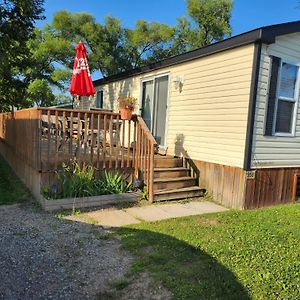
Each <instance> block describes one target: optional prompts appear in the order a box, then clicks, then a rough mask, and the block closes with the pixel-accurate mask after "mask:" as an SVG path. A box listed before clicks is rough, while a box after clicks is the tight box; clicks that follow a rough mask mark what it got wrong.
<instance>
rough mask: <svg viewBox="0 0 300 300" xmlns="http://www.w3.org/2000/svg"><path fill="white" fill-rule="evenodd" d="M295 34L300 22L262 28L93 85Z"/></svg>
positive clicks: (268, 42)
mask: <svg viewBox="0 0 300 300" xmlns="http://www.w3.org/2000/svg"><path fill="white" fill-rule="evenodd" d="M295 32H300V21H296V22H289V23H282V24H275V25H270V26H264V27H260V28H257V29H253V30H251V31H248V32H245V33H241V34H239V35H236V36H233V37H230V38H227V39H225V40H222V41H220V42H216V43H213V44H211V45H207V46H204V47H202V48H199V49H196V50H192V51H189V52H185V53H182V54H179V55H176V56H172V57H169V58H166V59H163V60H161V61H158V62H155V63H153V64H149V65H147V66H144V67H140V68H135V69H132V70H129V71H125V72H121V73H118V74H116V75H112V76H109V77H104V78H101V79H97V80H94V81H93V83H94V86H99V85H103V84H106V83H110V82H114V81H118V80H122V79H125V78H128V77H131V76H135V75H140V74H143V73H147V72H150V71H154V70H158V69H161V68H165V67H169V66H173V65H176V64H179V63H184V62H188V61H191V60H194V59H198V58H201V57H204V56H208V55H212V54H215V53H218V52H222V51H225V50H229V49H232V48H236V47H240V46H244V45H247V44H251V43H256V42H259V41H260V42H262V43H265V44H272V43H274V42H275V39H276V37H277V36H280V35H285V34H290V33H295Z"/></svg>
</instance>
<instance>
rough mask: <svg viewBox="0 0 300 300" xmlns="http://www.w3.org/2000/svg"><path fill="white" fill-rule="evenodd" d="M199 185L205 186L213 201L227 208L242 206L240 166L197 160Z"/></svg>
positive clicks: (242, 191)
mask: <svg viewBox="0 0 300 300" xmlns="http://www.w3.org/2000/svg"><path fill="white" fill-rule="evenodd" d="M194 164H195V165H196V167H197V168H198V170H199V171H200V186H201V187H203V188H205V189H206V190H207V191H208V192H209V193H210V194H211V195H212V197H213V199H214V201H216V202H218V203H220V204H222V205H224V206H226V207H229V208H237V209H243V208H244V190H245V172H244V170H243V169H241V168H237V167H229V166H224V165H220V164H215V163H210V162H204V161H197V160H194Z"/></svg>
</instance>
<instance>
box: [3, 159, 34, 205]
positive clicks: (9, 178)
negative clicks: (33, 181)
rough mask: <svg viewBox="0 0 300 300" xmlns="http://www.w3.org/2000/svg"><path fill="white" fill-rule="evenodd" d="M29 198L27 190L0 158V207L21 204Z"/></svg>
mask: <svg viewBox="0 0 300 300" xmlns="http://www.w3.org/2000/svg"><path fill="white" fill-rule="evenodd" d="M30 198H31V195H30V192H29V191H28V189H27V188H26V187H25V186H24V184H23V183H22V182H21V181H20V180H19V178H18V177H17V176H16V175H15V174H14V172H13V171H12V169H11V168H10V167H9V165H8V164H7V163H6V161H5V160H4V159H3V158H2V157H1V156H0V205H1V204H13V203H21V202H24V201H26V200H28V199H30Z"/></svg>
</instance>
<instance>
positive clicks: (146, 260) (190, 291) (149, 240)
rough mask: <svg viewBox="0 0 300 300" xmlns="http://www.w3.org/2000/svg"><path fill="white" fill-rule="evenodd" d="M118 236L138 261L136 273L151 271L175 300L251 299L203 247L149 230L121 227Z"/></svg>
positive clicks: (135, 265) (135, 267)
mask: <svg viewBox="0 0 300 300" xmlns="http://www.w3.org/2000/svg"><path fill="white" fill-rule="evenodd" d="M117 235H118V237H119V238H120V239H121V241H122V243H123V245H124V248H125V249H126V250H129V251H131V252H132V253H133V254H134V255H135V256H136V257H137V259H138V260H137V261H136V262H135V263H134V264H133V266H132V271H133V272H134V273H140V272H143V271H145V270H148V271H149V272H150V274H151V275H152V276H153V278H154V279H156V280H158V281H160V282H161V283H162V284H163V285H164V286H165V287H166V288H168V289H169V290H170V291H171V292H172V293H173V295H174V299H250V296H249V294H248V292H247V290H246V289H245V288H244V287H243V286H242V284H241V283H240V282H239V281H238V279H237V278H236V276H235V275H234V274H233V273H232V272H231V271H230V270H228V269H227V268H226V267H224V266H223V265H222V264H220V263H219V262H218V261H217V260H216V259H214V258H213V257H212V256H210V255H208V254H207V253H205V252H204V251H203V250H201V249H200V248H196V247H193V246H191V245H189V244H187V243H186V242H183V241H180V240H178V239H175V238H173V237H171V236H168V235H164V234H160V233H156V232H151V231H148V230H138V229H131V228H121V229H118V230H117Z"/></svg>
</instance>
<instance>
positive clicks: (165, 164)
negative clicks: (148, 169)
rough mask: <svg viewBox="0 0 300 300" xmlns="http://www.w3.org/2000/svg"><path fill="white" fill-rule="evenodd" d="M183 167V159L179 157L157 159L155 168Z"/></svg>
mask: <svg viewBox="0 0 300 300" xmlns="http://www.w3.org/2000/svg"><path fill="white" fill-rule="evenodd" d="M176 167H182V159H181V158H178V157H164V156H161V157H155V158H154V168H176Z"/></svg>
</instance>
